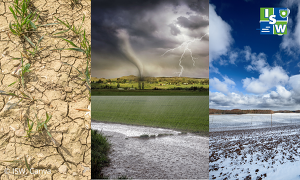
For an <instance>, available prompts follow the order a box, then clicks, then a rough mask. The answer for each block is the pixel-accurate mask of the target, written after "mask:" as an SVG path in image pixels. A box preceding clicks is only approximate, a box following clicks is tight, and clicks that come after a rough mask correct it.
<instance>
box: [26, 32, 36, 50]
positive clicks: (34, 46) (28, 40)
mask: <svg viewBox="0 0 300 180" xmlns="http://www.w3.org/2000/svg"><path fill="white" fill-rule="evenodd" d="M24 37H25V39H26V40H27V41H28V42H29V43H30V44H31V45H32V46H33V47H35V45H34V44H33V43H32V42H31V41H30V39H29V38H28V37H27V36H25V35H24Z"/></svg>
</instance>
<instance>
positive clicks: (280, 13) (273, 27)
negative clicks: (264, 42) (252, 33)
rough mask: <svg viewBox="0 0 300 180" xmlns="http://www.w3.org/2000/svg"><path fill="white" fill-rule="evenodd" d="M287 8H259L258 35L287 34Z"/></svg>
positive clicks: (288, 11) (288, 12)
mask: <svg viewBox="0 0 300 180" xmlns="http://www.w3.org/2000/svg"><path fill="white" fill-rule="evenodd" d="M289 14H290V10H289V9H288V8H260V21H259V23H260V34H275V35H279V36H282V35H284V34H287V23H288V15H289Z"/></svg>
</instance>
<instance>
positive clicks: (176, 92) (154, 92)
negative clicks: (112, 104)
mask: <svg viewBox="0 0 300 180" xmlns="http://www.w3.org/2000/svg"><path fill="white" fill-rule="evenodd" d="M208 95H209V91H203V92H199V91H185V90H134V91H120V90H116V89H99V90H94V89H93V90H92V96H208Z"/></svg>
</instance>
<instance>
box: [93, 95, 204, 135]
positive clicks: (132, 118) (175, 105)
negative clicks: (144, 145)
mask: <svg viewBox="0 0 300 180" xmlns="http://www.w3.org/2000/svg"><path fill="white" fill-rule="evenodd" d="M208 102H209V97H208V96H92V119H93V120H97V121H101V122H112V123H122V124H132V125H144V126H151V127H162V128H169V129H176V130H180V131H188V132H194V133H199V134H203V135H208V132H209V115H208V111H209V106H208Z"/></svg>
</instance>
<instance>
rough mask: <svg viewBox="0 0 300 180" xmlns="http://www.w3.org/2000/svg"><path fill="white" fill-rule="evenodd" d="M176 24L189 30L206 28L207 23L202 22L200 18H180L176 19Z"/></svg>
mask: <svg viewBox="0 0 300 180" xmlns="http://www.w3.org/2000/svg"><path fill="white" fill-rule="evenodd" d="M177 23H178V24H179V25H180V26H182V27H185V28H189V29H191V30H194V29H198V28H200V27H206V26H208V21H206V20H204V19H203V17H201V16H190V17H189V18H186V17H182V16H180V17H179V18H177Z"/></svg>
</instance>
